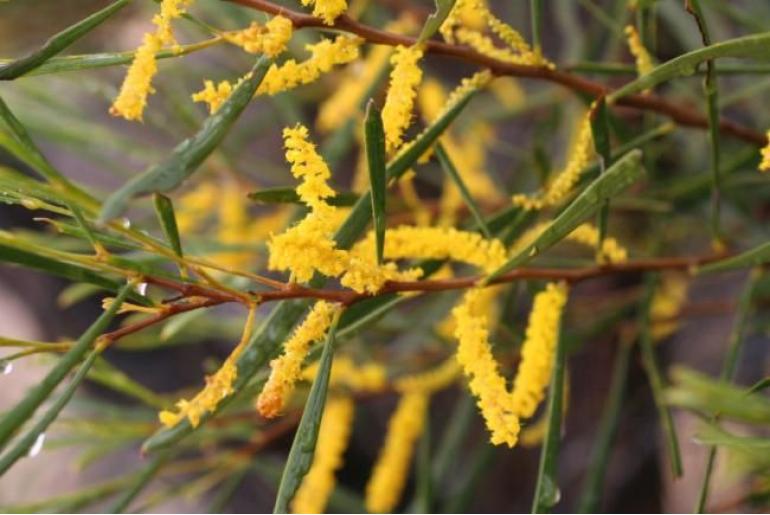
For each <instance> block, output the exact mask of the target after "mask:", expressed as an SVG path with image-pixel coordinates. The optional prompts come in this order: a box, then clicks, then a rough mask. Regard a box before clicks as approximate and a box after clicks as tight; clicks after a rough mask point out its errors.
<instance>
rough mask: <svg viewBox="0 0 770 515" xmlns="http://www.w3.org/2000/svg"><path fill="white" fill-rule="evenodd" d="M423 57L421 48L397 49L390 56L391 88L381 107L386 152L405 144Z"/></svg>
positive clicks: (401, 47) (420, 77)
mask: <svg viewBox="0 0 770 515" xmlns="http://www.w3.org/2000/svg"><path fill="white" fill-rule="evenodd" d="M422 56H423V49H422V47H421V46H416V45H415V46H411V47H404V46H400V45H399V46H398V47H397V48H396V51H395V52H394V54H393V57H391V64H392V65H393V70H391V72H390V87H389V88H388V93H387V96H386V97H385V105H384V106H383V108H382V124H383V127H384V129H385V149H386V151H387V153H388V154H392V153H393V152H394V151H396V150H398V148H399V147H400V146H401V145H402V143H403V142H404V140H403V136H404V131H406V129H407V128H408V127H409V124H410V122H411V119H412V109H413V107H414V99H415V97H416V96H417V87H418V86H419V85H420V81H421V80H422V70H421V69H420V66H419V64H418V63H419V62H420V59H422Z"/></svg>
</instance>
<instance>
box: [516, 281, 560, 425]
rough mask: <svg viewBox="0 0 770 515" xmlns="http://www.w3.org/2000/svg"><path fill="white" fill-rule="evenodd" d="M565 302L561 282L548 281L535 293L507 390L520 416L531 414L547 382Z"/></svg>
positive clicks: (542, 394) (541, 397) (551, 369)
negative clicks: (512, 375) (510, 390)
mask: <svg viewBox="0 0 770 515" xmlns="http://www.w3.org/2000/svg"><path fill="white" fill-rule="evenodd" d="M566 302H567V286H566V284H564V283H549V284H548V285H546V287H545V289H544V290H543V291H541V292H540V293H538V294H537V295H535V301H534V303H533V305H532V311H531V312H530V314H529V322H528V323H527V332H526V336H525V338H524V344H523V345H522V348H521V363H520V364H519V369H518V371H517V372H516V378H515V379H514V382H513V392H512V393H511V399H512V402H513V405H514V409H515V410H516V413H517V414H518V415H519V417H521V418H530V417H531V416H532V415H534V414H535V410H536V409H537V406H538V405H539V404H540V401H542V400H543V397H544V396H545V390H546V388H547V387H548V384H549V383H550V382H551V375H552V373H553V364H554V356H555V355H556V346H557V345H558V341H559V327H560V325H561V314H562V311H563V310H564V305H565V304H566Z"/></svg>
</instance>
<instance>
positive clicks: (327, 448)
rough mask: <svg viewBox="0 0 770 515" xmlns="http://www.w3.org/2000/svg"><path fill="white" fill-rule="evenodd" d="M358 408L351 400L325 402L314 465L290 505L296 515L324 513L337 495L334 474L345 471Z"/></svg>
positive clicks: (339, 397) (336, 397)
mask: <svg viewBox="0 0 770 515" xmlns="http://www.w3.org/2000/svg"><path fill="white" fill-rule="evenodd" d="M354 411H355V406H354V404H353V401H352V400H351V399H350V397H347V396H333V397H331V398H330V399H328V400H327V401H326V407H325V408H324V412H323V417H322V419H321V427H320V428H319V429H318V440H317V442H316V446H315V454H314V455H313V464H312V465H311V467H310V470H309V471H308V473H307V474H306V475H305V477H304V478H303V479H302V484H300V487H299V489H298V490H297V493H296V495H295V496H294V499H293V500H292V503H291V509H292V512H293V513H323V512H324V510H325V509H326V503H327V502H328V501H329V497H330V496H331V494H332V492H333V491H334V485H335V483H336V478H335V473H336V471H337V470H338V469H339V468H340V467H342V457H343V455H344V454H345V449H346V448H347V446H348V440H349V439H350V432H351V429H352V427H353V414H354Z"/></svg>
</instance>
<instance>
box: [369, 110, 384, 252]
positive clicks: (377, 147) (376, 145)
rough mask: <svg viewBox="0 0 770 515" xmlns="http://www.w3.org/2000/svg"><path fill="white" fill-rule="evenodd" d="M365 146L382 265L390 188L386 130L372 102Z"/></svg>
mask: <svg viewBox="0 0 770 515" xmlns="http://www.w3.org/2000/svg"><path fill="white" fill-rule="evenodd" d="M364 144H365V147H366V162H367V164H368V168H369V184H370V185H371V186H370V188H371V197H372V219H373V220H374V234H375V238H376V240H377V263H378V264H382V259H383V253H384V251H385V219H386V212H385V198H386V196H387V188H388V183H387V177H386V174H387V170H386V169H385V129H384V128H383V126H382V116H381V115H380V111H379V110H378V109H377V107H375V105H374V101H371V100H370V101H369V105H368V106H367V107H366V120H365V122H364Z"/></svg>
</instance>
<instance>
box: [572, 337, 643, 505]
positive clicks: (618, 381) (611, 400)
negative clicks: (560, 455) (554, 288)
mask: <svg viewBox="0 0 770 515" xmlns="http://www.w3.org/2000/svg"><path fill="white" fill-rule="evenodd" d="M631 349H632V346H631V345H630V343H627V342H621V343H620V345H619V346H618V353H617V355H616V356H615V363H614V364H613V366H612V381H611V383H610V387H609V389H608V394H607V402H606V403H605V405H604V411H603V413H602V418H601V421H600V422H599V428H598V430H597V431H596V443H595V444H594V447H593V450H592V451H591V459H590V462H589V465H588V470H587V471H586V474H585V476H586V479H585V483H584V486H583V492H582V494H581V495H580V501H579V502H578V508H577V510H578V512H580V513H598V512H599V511H600V510H601V506H600V502H601V497H602V496H601V493H602V487H603V486H604V478H605V476H606V473H607V465H608V464H609V461H610V452H611V450H612V443H613V441H614V440H615V435H616V434H617V431H618V425H619V423H620V412H621V410H622V409H623V401H624V399H625V394H626V383H627V382H628V368H629V364H630V362H631Z"/></svg>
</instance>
